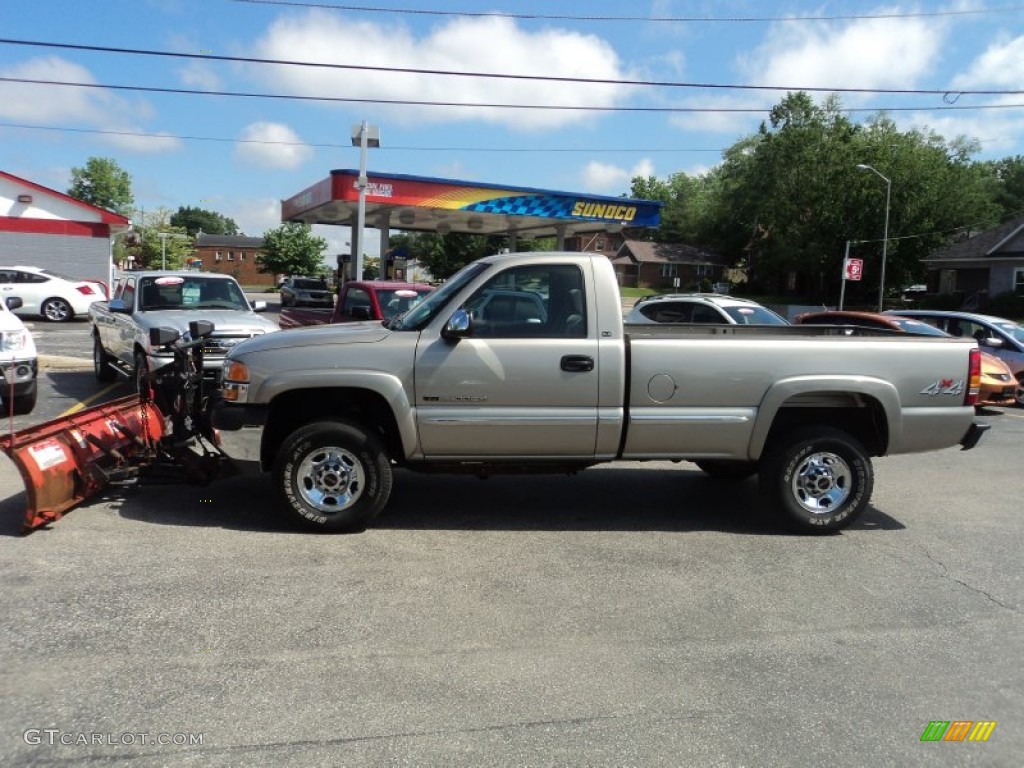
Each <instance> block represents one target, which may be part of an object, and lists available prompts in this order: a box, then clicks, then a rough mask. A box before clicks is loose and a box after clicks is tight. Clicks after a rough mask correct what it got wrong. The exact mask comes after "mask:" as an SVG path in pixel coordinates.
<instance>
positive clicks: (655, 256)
mask: <svg viewBox="0 0 1024 768" xmlns="http://www.w3.org/2000/svg"><path fill="white" fill-rule="evenodd" d="M612 266H614V267H615V274H616V276H617V277H618V280H619V285H620V286H622V287H624V288H654V289H660V288H679V289H681V290H700V287H701V283H702V282H706V283H707V284H709V285H713V284H714V283H720V282H722V280H723V277H724V276H725V272H726V269H727V268H728V267H729V264H728V262H727V260H726V259H725V258H724V257H722V256H721V255H719V254H717V253H713V252H711V251H706V250H704V249H702V248H697V247H695V246H692V245H684V244H682V243H650V242H647V241H645V240H629V239H627V240H624V241H623V243H622V245H621V246H619V250H618V251H617V252H616V254H615V256H614V258H612ZM677 280H678V282H676V281H677ZM705 287H706V286H705Z"/></svg>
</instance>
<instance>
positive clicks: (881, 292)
mask: <svg viewBox="0 0 1024 768" xmlns="http://www.w3.org/2000/svg"><path fill="white" fill-rule="evenodd" d="M857 170H859V171H871V172H872V173H873V174H875V175H876V176H877V177H878V178H880V179H881V180H882V181H884V182H885V229H884V230H883V232H882V274H881V277H880V278H879V282H878V311H879V312H881V311H882V310H883V309H884V308H885V307H884V305H883V302H884V301H885V258H886V255H887V254H888V248H889V200H890V197H891V194H892V182H891V181H890V180H889V177H887V176H885V175H883V174H882V173H880V172H879V171H878V169H877V168H872V167H871V166H870V165H866V164H865V163H857Z"/></svg>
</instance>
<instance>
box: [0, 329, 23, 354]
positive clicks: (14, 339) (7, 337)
mask: <svg viewBox="0 0 1024 768" xmlns="http://www.w3.org/2000/svg"><path fill="white" fill-rule="evenodd" d="M27 346H28V331H8V332H7V333H5V334H4V335H3V341H2V342H0V349H2V350H3V351H4V352H20V351H21V350H23V349H25V347H27Z"/></svg>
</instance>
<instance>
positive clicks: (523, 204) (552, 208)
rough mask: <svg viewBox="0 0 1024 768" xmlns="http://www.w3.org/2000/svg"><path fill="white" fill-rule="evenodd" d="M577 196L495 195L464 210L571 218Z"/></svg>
mask: <svg viewBox="0 0 1024 768" xmlns="http://www.w3.org/2000/svg"><path fill="white" fill-rule="evenodd" d="M575 202H576V200H575V198H571V197H558V196H557V195H516V196H515V197H495V198H493V199H491V200H482V201H480V202H479V203H473V204H471V205H467V206H466V207H465V208H463V209H462V210H464V211H475V212H478V213H503V214H505V215H507V216H544V217H546V218H549V219H568V218H571V213H572V206H573V204H574V203H575Z"/></svg>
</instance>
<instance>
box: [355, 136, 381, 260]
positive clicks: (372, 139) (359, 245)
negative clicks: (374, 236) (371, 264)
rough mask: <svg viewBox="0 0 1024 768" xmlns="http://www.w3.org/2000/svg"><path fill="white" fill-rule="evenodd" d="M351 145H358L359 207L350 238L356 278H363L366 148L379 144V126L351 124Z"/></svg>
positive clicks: (357, 186)
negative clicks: (354, 227)
mask: <svg viewBox="0 0 1024 768" xmlns="http://www.w3.org/2000/svg"><path fill="white" fill-rule="evenodd" d="M352 146H353V147H359V178H358V180H357V181H356V189H358V190H359V207H358V208H357V209H356V233H355V236H354V237H353V238H352V239H353V240H355V243H353V246H354V247H353V250H352V252H353V254H355V260H356V274H355V277H356V280H362V279H363V231H364V230H365V228H366V187H367V180H366V150H367V148H369V147H379V146H380V128H378V127H377V126H376V125H368V124H367V122H366V121H365V120H363V122H361V123H360V124H359V125H353V126H352Z"/></svg>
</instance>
